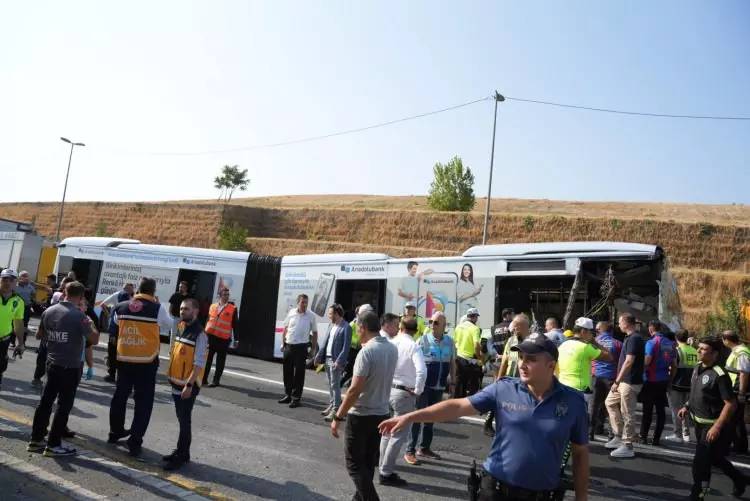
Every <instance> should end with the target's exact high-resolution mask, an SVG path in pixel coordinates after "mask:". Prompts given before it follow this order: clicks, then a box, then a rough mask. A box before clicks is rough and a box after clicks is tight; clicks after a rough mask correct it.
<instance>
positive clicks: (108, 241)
mask: <svg viewBox="0 0 750 501" xmlns="http://www.w3.org/2000/svg"><path fill="white" fill-rule="evenodd" d="M139 243H141V242H140V240H133V239H132V238H117V237H69V238H65V239H63V241H62V242H60V243H59V244H57V246H58V247H66V246H70V247H75V246H86V247H117V246H119V245H120V244H139Z"/></svg>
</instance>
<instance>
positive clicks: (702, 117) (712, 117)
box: [133, 96, 750, 156]
mask: <svg viewBox="0 0 750 501" xmlns="http://www.w3.org/2000/svg"><path fill="white" fill-rule="evenodd" d="M494 98H495V96H487V97H482V98H480V99H475V100H473V101H468V102H466V103H461V104H457V105H455V106H449V107H447V108H441V109H439V110H433V111H428V112H426V113H420V114H418V115H411V116H407V117H403V118H398V119H396V120H389V121H387V122H379V123H376V124H372V125H367V126H364V127H357V128H355V129H346V130H342V131H338V132H331V133H329V134H322V135H319V136H309V137H303V138H299V139H290V140H287V141H280V142H278V143H266V144H256V145H251V146H243V147H239V148H228V149H222V150H206V151H193V152H144V153H133V154H136V155H138V154H143V155H152V156H200V155H214V154H219V153H234V152H239V151H253V150H261V149H269V148H278V147H281V146H290V145H293V144H301V143H309V142H311V141H319V140H321V139H328V138H332V137H337V136H344V135H347V134H356V133H359V132H364V131H368V130H372V129H378V128H380V127H388V126H389V125H395V124H398V123H402V122H408V121H410V120H416V119H419V118H424V117H429V116H432V115H437V114H439V113H445V112H448V111H453V110H457V109H460V108H465V107H467V106H471V105H473V104H477V103H481V102H483V101H489V100H491V99H494ZM504 98H505V99H506V100H508V101H517V102H522V103H532V104H540V105H545V106H556V107H559V108H572V109H576V110H585V111H596V112H600V113H615V114H618V115H631V116H643V117H658V118H682V119H694V120H739V121H742V120H750V117H744V116H716V115H673V114H669V113H650V112H641V111H627V110H616V109H611V108H594V107H591V106H580V105H575V104H565V103H556V102H552V101H541V100H538V99H526V98H521V97H510V96H504Z"/></svg>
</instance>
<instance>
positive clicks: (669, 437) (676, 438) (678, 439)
mask: <svg viewBox="0 0 750 501" xmlns="http://www.w3.org/2000/svg"><path fill="white" fill-rule="evenodd" d="M664 440H669V441H670V442H683V441H684V440H683V439H682V438H681V437H679V436H678V435H676V434H674V433H672V434H671V435H667V436H666V437H664Z"/></svg>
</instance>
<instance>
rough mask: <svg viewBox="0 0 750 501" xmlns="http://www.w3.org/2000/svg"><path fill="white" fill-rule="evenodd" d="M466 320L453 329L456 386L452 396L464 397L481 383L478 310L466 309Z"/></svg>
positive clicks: (475, 390)
mask: <svg viewBox="0 0 750 501" xmlns="http://www.w3.org/2000/svg"><path fill="white" fill-rule="evenodd" d="M466 317H467V319H466V321H464V322H461V323H460V324H458V325H457V326H456V328H455V329H454V331H453V340H454V342H455V345H456V355H457V356H456V386H455V389H454V392H453V393H454V394H453V398H464V397H467V396H469V395H473V394H475V393H476V392H478V391H479V387H480V386H481V383H482V329H480V328H479V326H478V325H477V322H479V310H478V309H476V308H469V309H468V310H466Z"/></svg>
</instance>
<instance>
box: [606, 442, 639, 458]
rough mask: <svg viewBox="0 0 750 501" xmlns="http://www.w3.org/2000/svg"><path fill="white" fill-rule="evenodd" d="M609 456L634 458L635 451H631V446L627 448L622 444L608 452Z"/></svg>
mask: <svg viewBox="0 0 750 501" xmlns="http://www.w3.org/2000/svg"><path fill="white" fill-rule="evenodd" d="M609 455H610V456H612V457H613V458H634V457H635V451H634V450H633V446H632V445H631V446H630V447H628V446H627V445H625V444H622V445H621V446H620V447H618V448H617V449H615V450H613V451H612V452H610V454H609Z"/></svg>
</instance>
